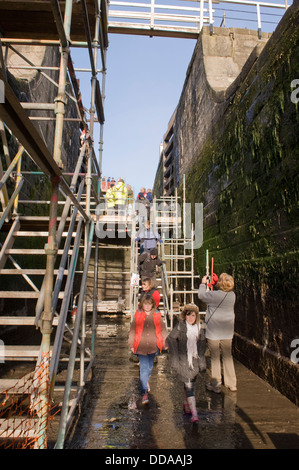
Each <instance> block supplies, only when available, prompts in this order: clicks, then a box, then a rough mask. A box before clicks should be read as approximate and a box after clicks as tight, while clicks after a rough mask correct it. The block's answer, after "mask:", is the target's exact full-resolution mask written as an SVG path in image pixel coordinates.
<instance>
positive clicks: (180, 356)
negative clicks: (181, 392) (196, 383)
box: [167, 321, 206, 382]
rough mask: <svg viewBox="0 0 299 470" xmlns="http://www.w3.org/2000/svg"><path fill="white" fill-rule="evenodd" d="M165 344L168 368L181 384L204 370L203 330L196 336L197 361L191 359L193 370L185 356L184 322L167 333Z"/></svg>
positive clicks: (204, 344)
mask: <svg viewBox="0 0 299 470" xmlns="http://www.w3.org/2000/svg"><path fill="white" fill-rule="evenodd" d="M167 344H168V347H169V353H170V366H171V367H172V368H173V369H174V370H175V371H176V372H177V374H178V378H179V379H180V380H181V381H182V382H187V381H188V380H189V379H191V380H192V379H194V378H195V377H196V376H197V374H198V373H199V372H200V371H201V372H203V371H205V370H206V358H205V351H206V339H205V332H204V329H203V328H201V329H200V331H199V335H198V341H197V351H198V359H195V358H193V366H194V369H191V368H190V367H189V363H188V356H187V326H186V322H185V321H179V322H178V323H177V324H176V326H175V327H174V328H173V330H172V331H171V332H170V333H169V335H168V338H167Z"/></svg>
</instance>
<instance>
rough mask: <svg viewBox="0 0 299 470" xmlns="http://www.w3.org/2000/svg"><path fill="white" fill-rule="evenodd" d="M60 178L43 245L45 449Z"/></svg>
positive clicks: (41, 445)
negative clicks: (44, 259)
mask: <svg viewBox="0 0 299 470" xmlns="http://www.w3.org/2000/svg"><path fill="white" fill-rule="evenodd" d="M59 180H60V178H59V177H57V176H55V177H53V178H52V195H51V203H50V220H49V236H48V243H47V244H46V246H45V252H46V255H47V265H46V276H45V301H44V311H43V314H42V324H41V334H42V342H41V363H40V369H39V370H40V380H41V385H40V395H39V396H40V409H39V410H40V411H39V432H38V445H39V448H40V449H45V448H46V445H47V423H48V418H49V417H48V413H49V404H50V397H49V391H50V387H49V385H50V337H51V332H52V292H53V283H54V262H55V256H56V253H57V243H56V221H57V206H58V204H57V203H58V191H59Z"/></svg>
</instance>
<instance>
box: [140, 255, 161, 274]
mask: <svg viewBox="0 0 299 470" xmlns="http://www.w3.org/2000/svg"><path fill="white" fill-rule="evenodd" d="M156 266H162V261H161V260H160V258H158V257H157V258H155V259H152V258H151V255H150V253H147V252H146V253H142V255H139V256H138V271H139V273H140V275H141V277H142V278H145V277H149V278H150V279H151V278H153V277H154V276H155V272H156Z"/></svg>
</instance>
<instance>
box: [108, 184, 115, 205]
mask: <svg viewBox="0 0 299 470" xmlns="http://www.w3.org/2000/svg"><path fill="white" fill-rule="evenodd" d="M106 201H107V208H108V209H111V208H112V207H114V206H115V196H114V191H113V188H109V189H107V191H106Z"/></svg>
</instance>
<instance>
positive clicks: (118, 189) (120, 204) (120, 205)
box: [113, 178, 128, 215]
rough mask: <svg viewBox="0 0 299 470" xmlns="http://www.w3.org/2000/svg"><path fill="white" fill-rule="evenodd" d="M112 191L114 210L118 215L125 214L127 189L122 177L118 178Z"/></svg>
mask: <svg viewBox="0 0 299 470" xmlns="http://www.w3.org/2000/svg"><path fill="white" fill-rule="evenodd" d="M113 192H114V195H115V208H116V212H117V213H118V214H120V215H125V210H126V203H127V193H128V191H127V188H126V186H125V182H124V180H123V179H121V178H119V180H118V182H117V183H116V185H115V186H114V187H113Z"/></svg>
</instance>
